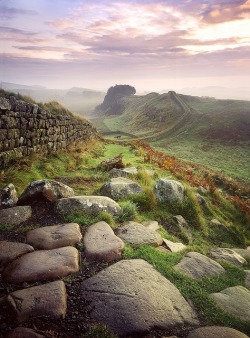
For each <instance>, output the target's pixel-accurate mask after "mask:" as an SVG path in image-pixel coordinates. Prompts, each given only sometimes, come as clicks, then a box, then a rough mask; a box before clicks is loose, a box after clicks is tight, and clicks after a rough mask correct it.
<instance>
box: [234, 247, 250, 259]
mask: <svg viewBox="0 0 250 338" xmlns="http://www.w3.org/2000/svg"><path fill="white" fill-rule="evenodd" d="M233 251H235V252H237V253H238V254H239V255H241V256H242V257H243V258H245V260H247V261H248V262H250V248H249V247H248V248H247V249H239V248H233Z"/></svg>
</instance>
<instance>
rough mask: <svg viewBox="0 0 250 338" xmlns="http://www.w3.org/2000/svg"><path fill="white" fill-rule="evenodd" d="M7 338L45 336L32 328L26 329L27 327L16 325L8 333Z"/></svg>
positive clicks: (43, 337)
mask: <svg viewBox="0 0 250 338" xmlns="http://www.w3.org/2000/svg"><path fill="white" fill-rule="evenodd" d="M7 338H45V336H43V335H41V334H40V333H37V332H35V331H34V330H32V329H28V328H27V327H17V328H15V329H14V330H13V331H12V332H11V333H10V334H9V335H8V337H7Z"/></svg>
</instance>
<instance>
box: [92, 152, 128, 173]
mask: <svg viewBox="0 0 250 338" xmlns="http://www.w3.org/2000/svg"><path fill="white" fill-rule="evenodd" d="M98 167H99V168H100V169H101V170H104V171H110V170H112V169H121V168H124V164H123V162H122V154H119V155H118V156H115V157H112V158H107V159H106V160H104V161H102V162H101V163H100V164H99V166H98Z"/></svg>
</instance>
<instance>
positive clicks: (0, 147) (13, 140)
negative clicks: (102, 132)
mask: <svg viewBox="0 0 250 338" xmlns="http://www.w3.org/2000/svg"><path fill="white" fill-rule="evenodd" d="M95 135H96V130H95V128H94V127H93V126H92V124H91V123H89V122H88V121H85V120H81V119H78V118H74V117H73V116H66V115H63V114H52V113H50V112H49V111H46V110H42V108H41V107H39V106H38V105H36V104H32V103H27V102H25V101H22V100H18V99H16V98H15V97H14V96H11V97H9V98H8V99H7V98H3V97H0V167H3V166H5V165H6V164H7V163H9V162H10V161H11V160H14V159H17V158H21V157H23V156H27V155H30V154H31V153H36V152H40V151H43V152H46V153H47V152H55V151H57V150H60V149H65V148H67V147H68V146H69V145H70V144H72V143H74V142H76V141H77V142H79V141H84V140H89V139H91V138H93V137H95Z"/></svg>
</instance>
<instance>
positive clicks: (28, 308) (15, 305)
mask: <svg viewBox="0 0 250 338" xmlns="http://www.w3.org/2000/svg"><path fill="white" fill-rule="evenodd" d="M0 305H1V310H0V312H1V311H3V316H4V312H8V313H9V314H10V313H11V314H12V316H13V317H14V318H15V320H17V322H19V323H21V322H25V321H27V320H28V319H31V318H36V317H43V316H46V317H50V318H54V319H59V318H64V317H65V315H66V310H67V293H66V288H65V285H64V282H63V281H55V282H51V283H47V284H42V285H38V286H33V287H30V288H26V289H23V290H17V291H14V292H12V293H10V294H9V295H8V296H5V297H3V298H1V299H0Z"/></svg>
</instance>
